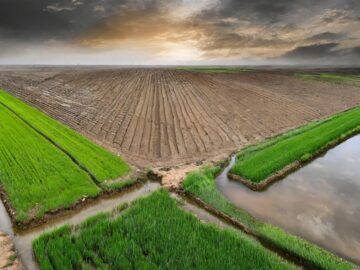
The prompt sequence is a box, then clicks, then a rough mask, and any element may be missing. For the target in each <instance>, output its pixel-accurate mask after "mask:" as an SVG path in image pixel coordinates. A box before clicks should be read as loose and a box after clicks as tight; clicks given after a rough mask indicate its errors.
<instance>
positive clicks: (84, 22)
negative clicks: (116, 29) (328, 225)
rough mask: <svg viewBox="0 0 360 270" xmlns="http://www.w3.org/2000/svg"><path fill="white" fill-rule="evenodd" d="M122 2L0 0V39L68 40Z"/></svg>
mask: <svg viewBox="0 0 360 270" xmlns="http://www.w3.org/2000/svg"><path fill="white" fill-rule="evenodd" d="M124 2H125V1H116V0H112V1H95V0H83V1H81V0H54V1H51V0H50V1H49V0H0V38H1V39H2V40H4V39H11V40H20V41H23V40H43V39H61V40H64V39H68V38H72V37H74V36H76V35H77V34H80V33H81V32H82V31H84V30H85V29H88V28H91V27H92V26H94V25H96V24H98V23H100V22H101V21H102V20H104V19H105V18H107V17H108V16H111V15H112V13H113V11H114V9H117V8H120V7H121V4H123V3H124Z"/></svg>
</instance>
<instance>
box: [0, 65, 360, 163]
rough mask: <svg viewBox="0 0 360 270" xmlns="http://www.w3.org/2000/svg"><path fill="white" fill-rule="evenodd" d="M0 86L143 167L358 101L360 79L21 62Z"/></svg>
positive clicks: (231, 147)
mask: <svg viewBox="0 0 360 270" xmlns="http://www.w3.org/2000/svg"><path fill="white" fill-rule="evenodd" d="M0 87H1V88H4V89H6V90H7V91H9V92H10V93H12V94H14V95H15V96H17V97H19V98H21V99H22V100H24V101H26V102H28V103H30V104H32V105H34V106H35V107H38V108H40V109H41V110H43V111H44V112H46V113H48V114H50V115H51V116H53V117H54V118H56V119H58V120H60V121H62V122H63V123H65V124H67V125H69V126H70V127H72V128H74V129H75V130H78V131H79V132H81V133H83V134H85V135H87V136H88V137H89V138H91V139H92V140H94V141H96V142H98V143H100V144H102V145H103V146H105V147H107V148H108V149H110V150H112V151H114V152H116V153H118V154H121V155H122V156H123V157H124V158H125V159H126V160H127V161H129V162H130V163H132V164H134V165H138V166H141V167H148V166H151V167H162V166H174V165H181V164H186V163H189V162H195V161H197V160H211V159H213V158H214V157H215V156H218V155H224V154H229V153H231V152H233V151H235V150H239V149H240V148H242V147H243V146H245V145H248V144H250V143H254V142H256V141H257V140H260V139H263V138H266V137H270V136H273V135H275V134H278V133H280V132H283V131H285V130H287V129H289V128H293V127H296V126H299V125H301V124H304V123H306V122H308V121H310V120H314V119H318V118H322V117H326V116H329V115H331V114H333V113H335V112H339V111H343V110H346V109H348V108H350V107H353V106H356V105H359V104H360V87H359V86H349V85H334V84H329V83H322V82H311V81H303V80H301V79H297V78H294V77H292V76H291V74H289V72H285V71H274V70H273V71H269V70H268V71H256V72H246V73H240V74H211V75H210V74H203V73H193V72H187V71H178V70H172V69H159V68H158V69H156V68H148V69H145V68H121V69H100V68H87V69H85V68H77V69H75V68H73V69H70V68H24V69H22V70H19V69H18V70H15V69H14V70H5V69H3V70H2V71H0Z"/></svg>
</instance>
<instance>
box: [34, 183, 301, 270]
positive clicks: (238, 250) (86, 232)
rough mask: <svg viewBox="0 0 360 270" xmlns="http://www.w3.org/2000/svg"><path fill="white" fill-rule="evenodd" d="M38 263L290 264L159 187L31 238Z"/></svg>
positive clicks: (163, 266) (150, 266) (244, 266)
mask: <svg viewBox="0 0 360 270" xmlns="http://www.w3.org/2000/svg"><path fill="white" fill-rule="evenodd" d="M33 248H34V253H35V257H36V259H37V261H38V263H39V266H40V269H67V270H69V269H87V268H88V267H89V266H91V267H90V268H91V269H94V268H96V269H109V270H110V269H116V270H117V269H171V270H176V269H181V270H183V269H204V270H205V269H206V270H208V269H209V270H210V269H295V268H296V267H295V266H294V265H292V264H290V263H288V262H286V261H284V260H283V259H282V258H280V257H278V256H277V255H276V254H274V253H272V252H270V251H268V250H267V249H266V248H264V247H263V246H262V245H260V244H259V243H258V242H257V241H255V240H253V239H251V238H249V237H248V236H246V235H244V234H243V233H241V232H238V231H235V230H229V229H226V230H222V229H220V228H218V227H216V226H214V225H209V224H204V223H202V222H200V221H199V220H198V219H197V218H196V217H195V216H193V215H192V214H190V213H187V212H184V211H183V210H181V209H179V208H178V206H177V204H176V201H175V200H174V199H171V198H170V196H169V195H168V193H167V192H166V191H164V190H160V191H158V192H155V193H153V194H152V195H150V196H149V197H147V198H143V199H139V200H138V201H137V202H135V203H134V204H133V205H132V206H131V207H130V208H129V209H128V210H126V211H125V213H123V214H122V215H120V216H119V217H118V218H115V219H111V218H110V217H108V218H106V216H104V215H103V216H97V217H96V218H93V219H92V220H91V221H90V222H86V223H85V225H84V226H78V227H77V228H72V227H70V226H65V227H63V228H61V229H59V230H57V231H55V232H52V233H49V234H45V235H42V236H41V237H40V238H39V239H37V240H35V241H34V243H33Z"/></svg>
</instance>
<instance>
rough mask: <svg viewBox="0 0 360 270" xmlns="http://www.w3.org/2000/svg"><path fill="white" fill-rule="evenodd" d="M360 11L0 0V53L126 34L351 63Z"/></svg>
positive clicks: (143, 40)
mask: <svg viewBox="0 0 360 270" xmlns="http://www.w3.org/2000/svg"><path fill="white" fill-rule="evenodd" d="M182 14H185V15H184V16H182ZM359 14H360V1H357V0H323V1H311V0H292V1H288V0H276V1H268V0H243V1H238V0H224V1H217V0H202V1H196V2H195V1H194V2H191V1H184V0H170V1H165V0H135V1H130V0H34V1H30V0H0V46H1V47H2V50H1V52H0V55H6V56H7V57H8V58H9V59H11V54H18V53H19V51H20V50H24V49H26V48H30V46H39V45H42V46H44V47H45V48H46V46H51V45H52V44H55V43H56V46H58V47H61V46H70V45H71V46H78V48H80V49H81V48H83V49H86V50H87V52H89V50H88V49H89V48H94V47H96V48H97V50H94V53H97V54H99V55H101V52H102V50H106V49H112V50H113V49H115V48H116V46H120V45H119V44H121V46H122V49H124V48H123V46H125V45H124V44H125V41H126V42H131V44H132V45H131V46H134V44H135V45H139V47H146V46H151V47H152V49H154V48H155V47H156V46H158V48H157V51H158V52H159V53H163V51H164V50H166V49H167V47H166V46H168V47H171V46H174V47H176V46H177V45H179V44H181V43H184V44H190V45H186V46H192V47H193V48H194V50H196V51H197V54H198V57H199V58H203V59H205V60H209V59H218V58H219V59H224V58H229V59H241V58H246V59H251V58H258V59H259V58H260V59H265V60H268V59H273V60H276V59H280V60H284V59H286V60H288V61H294V62H303V61H305V60H304V59H306V61H317V60H319V59H320V60H323V61H330V60H331V61H333V62H336V59H339V60H341V61H342V62H344V63H346V62H348V63H354V60H353V59H357V58H356V57H357V56H358V55H359V53H358V51H359V46H360V15H359ZM54 42H55V43H54ZM161 42H162V43H163V44H166V46H165V45H162V44H161ZM169 44H170V45H169ZM184 46H185V45H184ZM165 47H166V48H165ZM174 50H176V49H174ZM58 51H61V50H60V49H59V50H58ZM77 51H78V50H77ZM155 51H156V50H155ZM17 56H18V55H17ZM352 56H353V57H352ZM154 57H156V56H154ZM198 60H199V59H198Z"/></svg>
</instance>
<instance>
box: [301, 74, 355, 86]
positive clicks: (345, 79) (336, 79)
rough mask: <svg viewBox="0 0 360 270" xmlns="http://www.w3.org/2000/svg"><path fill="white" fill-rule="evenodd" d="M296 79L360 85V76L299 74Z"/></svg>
mask: <svg viewBox="0 0 360 270" xmlns="http://www.w3.org/2000/svg"><path fill="white" fill-rule="evenodd" d="M295 76H296V77H298V78H300V79H304V80H313V81H321V82H329V83H334V84H350V85H351V84H352V85H354V84H355V85H360V75H351V74H334V73H315V74H306V73H297V74H295Z"/></svg>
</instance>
